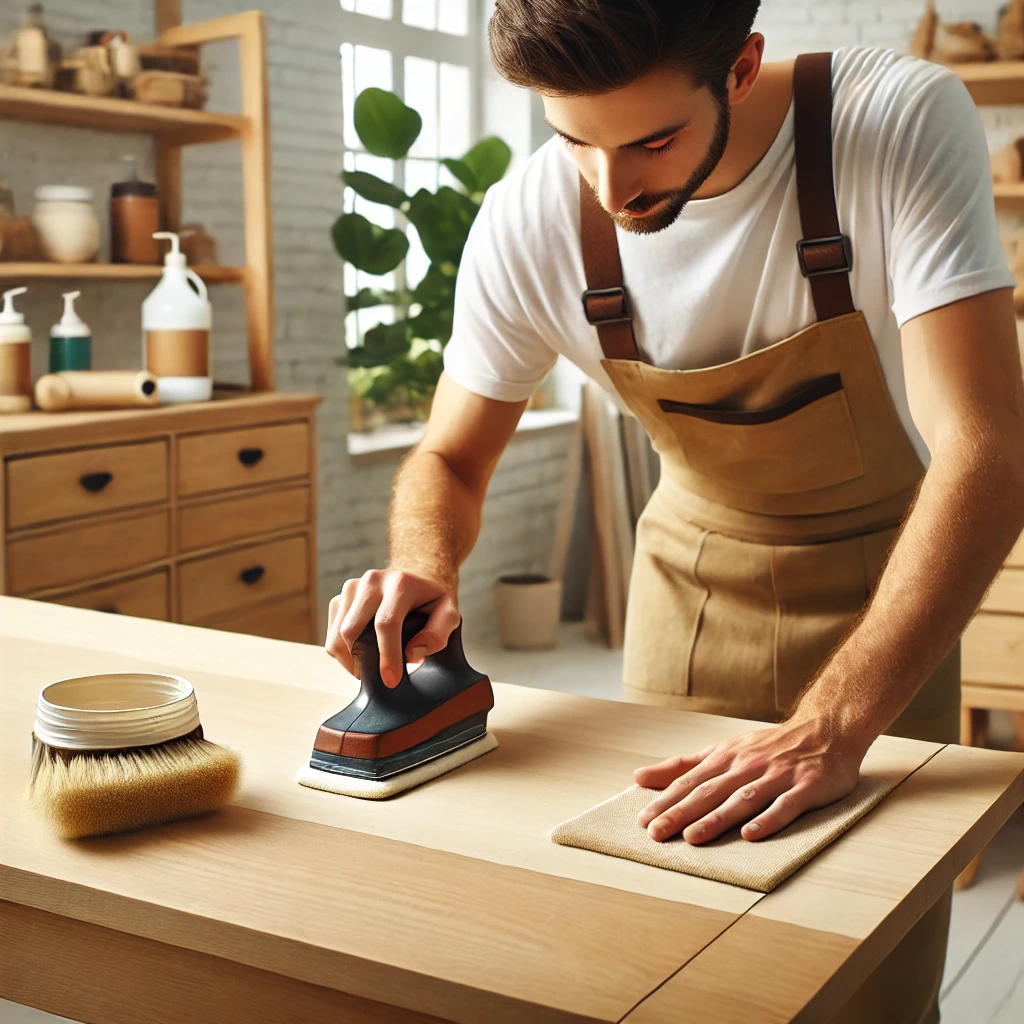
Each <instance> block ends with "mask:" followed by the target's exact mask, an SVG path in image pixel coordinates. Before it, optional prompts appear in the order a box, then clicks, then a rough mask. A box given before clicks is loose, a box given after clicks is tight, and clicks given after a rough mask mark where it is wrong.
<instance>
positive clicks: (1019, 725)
mask: <svg viewBox="0 0 1024 1024" xmlns="http://www.w3.org/2000/svg"><path fill="white" fill-rule="evenodd" d="M1013 739H1014V746H1015V747H1016V749H1017V750H1019V751H1021V752H1022V753H1024V711H1014V712H1013Z"/></svg>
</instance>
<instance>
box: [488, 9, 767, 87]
mask: <svg viewBox="0 0 1024 1024" xmlns="http://www.w3.org/2000/svg"><path fill="white" fill-rule="evenodd" d="M760 6H761V0H496V3H495V8H494V14H493V15H492V16H491V21H490V25H489V26H488V29H487V34H488V38H489V41H490V48H491V59H492V60H493V61H494V65H495V67H496V68H497V69H498V72H499V73H500V74H501V75H502V76H504V77H505V78H507V79H508V80H509V81H510V82H513V83H514V84H516V85H524V86H527V87H528V88H530V89H536V90H537V91H538V92H542V93H550V94H553V95H558V96H586V95H597V94H599V93H604V92H611V91H612V90H613V89H621V88H622V87H623V86H625V85H628V84H629V83H630V82H634V81H636V79H638V78H640V77H641V76H642V75H644V74H646V73H647V72H648V71H653V70H655V69H656V68H662V67H676V68H679V69H681V70H683V71H686V72H688V73H689V74H690V75H691V76H692V77H693V80H694V84H695V85H696V86H697V87H698V88H700V87H701V86H704V85H710V86H711V88H712V90H713V91H714V92H716V93H719V94H721V93H723V92H724V91H725V80H726V78H727V77H728V74H729V70H730V68H731V67H732V63H733V61H735V59H736V58H737V56H739V52H740V50H741V49H742V48H743V44H744V42H745V41H746V39H747V37H748V36H749V35H750V30H751V27H752V26H753V24H754V18H755V16H756V15H757V11H758V8H759V7H760Z"/></svg>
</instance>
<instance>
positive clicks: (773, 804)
mask: <svg viewBox="0 0 1024 1024" xmlns="http://www.w3.org/2000/svg"><path fill="white" fill-rule="evenodd" d="M866 750H867V748H866V747H865V746H864V744H863V741H862V740H861V739H860V738H859V737H858V738H857V739H856V740H854V739H852V738H850V737H844V736H843V735H841V734H838V733H837V732H836V730H835V729H834V728H832V727H830V726H829V725H828V724H827V723H825V722H823V721H822V720H821V719H820V718H816V717H807V718H802V719H800V720H796V719H793V720H790V721H787V722H783V723H782V724H781V725H776V726H772V727H771V728H769V729H760V730H758V731H756V732H748V733H744V734H742V735H740V736H734V737H733V738H732V739H728V740H725V741H724V742H722V743H718V744H716V745H715V746H713V747H708V748H707V749H706V750H702V751H701V752H700V753H699V754H695V755H693V756H691V757H671V758H669V759H668V760H667V761H662V762H661V764H655V765H650V766H648V767H646V768H638V769H637V770H636V771H635V772H634V773H633V778H634V780H635V781H636V783H637V784H638V785H640V786H643V787H644V788H647V789H661V790H664V792H663V793H662V794H661V795H660V796H659V797H658V798H657V799H656V800H654V801H653V802H652V803H650V804H648V806H647V807H646V808H644V810H643V812H642V813H641V814H640V824H641V825H642V826H643V827H644V828H646V829H647V831H648V832H649V833H650V835H651V838H652V839H656V840H657V841H658V842H662V841H663V840H666V839H671V838H672V837H673V836H676V835H678V834H679V833H680V832H682V834H683V838H684V839H685V840H686V841H687V842H688V843H694V844H698V843H706V842H710V841H711V840H712V839H716V838H717V837H718V836H720V835H722V833H723V832H727V831H728V830H729V829H731V828H733V827H735V826H736V825H743V828H742V830H741V832H740V835H742V837H743V838H744V839H750V840H756V839H766V838H767V837H768V836H770V835H772V834H773V833H775V832H778V831H779V830H780V829H783V828H785V827H786V826H787V825H788V824H789V823H790V822H792V821H793V820H794V819H795V818H797V817H799V816H800V815H801V814H803V813H804V812H805V811H810V810H814V809H815V808H818V807H824V806H825V805H826V804H830V803H832V802H833V801H835V800H841V799H842V798H843V797H844V796H846V795H847V794H849V793H850V792H851V791H852V790H853V788H854V786H856V784H857V779H858V777H859V772H860V763H861V761H862V760H863V758H864V754H865V753H866ZM744 823H745V824H744Z"/></svg>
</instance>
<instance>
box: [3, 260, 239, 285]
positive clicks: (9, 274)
mask: <svg viewBox="0 0 1024 1024" xmlns="http://www.w3.org/2000/svg"><path fill="white" fill-rule="evenodd" d="M163 269H164V268H163V267H162V266H155V267H150V266H140V265H137V264H132V263H0V281H10V280H14V279H17V280H20V281H40V280H48V279H49V280H54V281H71V280H87V281H155V280H156V279H157V278H158V277H160V275H161V274H162V273H163ZM191 269H192V270H194V271H195V272H196V273H197V274H198V275H199V276H200V277H201V278H202V279H203V280H204V281H205V282H206V283H207V284H231V283H234V282H239V281H244V280H245V267H202V266H200V267H192V268H191Z"/></svg>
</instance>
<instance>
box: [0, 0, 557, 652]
mask: <svg viewBox="0 0 1024 1024" xmlns="http://www.w3.org/2000/svg"><path fill="white" fill-rule="evenodd" d="M183 7H184V11H183V14H184V18H185V20H186V21H198V20H202V19H205V18H212V17H218V16H220V15H224V14H229V13H232V12H233V11H238V10H246V9H250V8H252V7H259V8H261V9H262V10H264V11H265V12H266V14H267V34H268V39H267V44H268V45H267V53H268V62H269V79H270V118H271V143H272V161H271V162H272V199H273V224H274V255H275V273H276V282H275V285H276V287H275V297H276V303H277V329H276V350H275V351H276V361H277V373H278V386H279V387H280V388H281V389H282V390H302V391H315V392H317V393H319V394H320V395H322V396H323V402H322V405H321V407H320V413H319V417H318V432H319V438H318V439H319V450H320V467H319V468H320V510H319V514H320V530H319V546H320V592H321V603H322V605H323V608H324V610H325V611H326V605H327V601H328V599H329V598H330V596H331V595H332V594H334V593H336V592H337V591H338V590H339V589H340V588H341V584H342V583H343V582H344V581H345V579H347V578H348V577H350V576H357V575H359V574H361V573H362V572H363V571H365V570H366V569H368V568H372V567H375V566H380V565H383V564H384V562H385V559H386V533H385V521H386V511H387V501H388V495H389V492H390V488H391V482H392V478H393V476H394V472H395V469H396V468H397V465H398V457H397V456H394V457H391V458H385V459H383V460H382V461H381V460H378V461H375V462H372V463H369V464H367V463H365V462H364V463H358V462H354V461H353V460H352V459H350V458H349V456H348V453H347V449H346V444H345V436H346V430H347V424H348V406H347V399H346V386H345V375H344V371H343V369H341V368H340V367H338V366H337V365H336V364H335V358H336V356H337V355H338V353H339V352H341V350H342V314H343V302H342V294H343V288H342V274H341V264H340V262H339V260H338V258H337V256H336V255H335V253H334V251H333V248H332V247H331V243H330V238H329V234H328V229H329V227H330V225H331V223H332V222H333V220H334V218H335V217H336V216H337V213H338V211H339V210H340V208H341V200H342V188H341V185H340V182H339V179H338V172H339V170H340V168H341V163H342V143H341V119H342V102H341V76H340V67H339V56H338V47H339V45H340V44H341V42H342V41H343V40H342V38H341V27H340V25H341V18H340V5H339V3H338V0H301V2H298V3H296V2H288V0H263V2H256V0H185V2H184V4H183ZM22 10H23V5H22V4H20V3H13V2H11V3H9V2H4V3H0V37H3V38H6V37H7V36H8V35H9V34H10V33H11V32H13V31H14V30H15V29H16V28H17V26H18V25H19V24H20V22H21V18H22ZM45 17H46V21H47V24H48V25H49V27H50V29H51V31H52V32H53V34H54V35H55V36H56V37H57V38H58V39H59V40H60V41H61V42H62V43H63V44H64V45H65V46H66V47H69V48H73V47H75V46H78V45H81V41H82V38H83V36H84V34H85V33H86V32H87V31H89V30H91V29H94V28H99V27H101V26H102V27H107V28H123V29H126V30H127V31H128V32H130V33H132V34H133V35H134V36H135V37H136V38H138V39H141V40H145V39H149V38H151V37H152V35H153V31H154V23H153V2H152V0H49V2H48V3H46V7H45ZM204 60H205V69H206V71H207V73H208V74H209V75H210V76H211V80H212V83H211V101H210V106H211V108H216V109H229V110H230V109H237V108H238V91H237V75H236V70H237V61H236V56H235V53H234V48H233V46H232V45H231V44H218V45H217V46H216V47H208V48H206V50H205V51H204ZM128 153H131V154H134V155H136V156H138V157H139V158H140V161H141V167H142V170H143V172H144V173H146V174H150V173H151V172H152V144H151V141H150V140H149V139H148V138H145V137H141V136H129V135H113V134H103V133H96V132H86V131H80V130H77V129H61V128H43V127H37V126H31V125H12V124H10V123H9V122H0V179H9V180H10V181H11V184H12V185H13V187H14V191H15V201H16V203H17V205H18V208H19V211H20V212H28V211H29V210H30V208H31V203H32V190H33V188H34V187H35V186H36V185H38V184H43V183H72V182H73V183H79V184H87V185H90V186H92V187H93V188H94V189H95V191H96V196H97V201H98V205H99V206H100V210H101V219H105V210H106V196H107V195H109V187H110V183H111V181H114V180H116V179H117V178H119V177H120V176H121V174H122V167H121V157H122V156H123V155H124V154H128ZM238 168H239V154H238V148H237V145H235V144H233V143H223V144H217V145H211V146H201V147H196V148H194V149H193V150H190V151H188V152H187V154H186V158H185V169H184V175H183V177H184V209H183V216H184V218H185V219H186V220H188V219H193V220H199V221H202V222H204V223H205V224H206V225H207V227H208V228H209V229H210V230H212V231H213V232H214V233H215V234H216V236H217V238H218V241H219V243H220V248H221V261H222V262H224V263H230V262H235V261H241V260H242V258H243V253H242V246H243V231H242V205H241V189H240V178H239V174H238ZM104 245H106V240H104ZM63 287H65V286H63V285H61V284H41V283H37V284H34V285H33V286H32V291H31V295H30V296H27V297H26V298H27V299H28V301H26V302H23V303H22V307H23V308H24V309H25V311H26V313H27V314H28V316H29V320H30V323H31V324H32V327H33V330H34V331H35V333H36V345H35V349H34V352H33V358H34V360H35V367H34V368H35V371H36V373H37V374H38V373H42V372H44V370H45V365H46V340H45V339H46V335H47V332H48V330H49V327H50V325H51V324H52V323H53V322H54V320H55V319H56V318H57V317H58V314H59V309H60V300H59V294H60V292H61V290H62V289H63ZM150 287H151V286H149V285H135V284H121V285H116V286H114V285H94V284H89V285H87V286H86V287H85V288H83V292H84V294H83V297H82V300H81V304H80V309H81V313H82V316H83V318H84V319H85V320H86V321H87V322H88V323H89V324H90V325H91V326H92V328H93V332H94V336H95V342H94V363H95V365H96V366H97V368H116V367H127V366H132V365H136V364H137V362H138V360H139V321H138V318H139V307H140V305H141V303H142V300H143V299H144V298H145V296H146V294H147V292H148V291H149V288H150ZM213 301H214V323H215V342H214V353H215V355H214V364H215V373H216V374H217V377H218V379H223V380H244V379H246V375H247V369H246V353H245V343H244V339H245V311H244V303H243V302H242V295H241V291H240V290H239V289H237V288H232V287H219V288H216V289H214V292H213ZM568 437H569V435H568V432H567V431H565V430H556V431H550V432H543V433H540V434H533V435H528V436H525V437H522V438H519V439H517V440H516V441H515V442H513V444H512V446H511V447H510V449H509V451H508V453H507V454H506V456H505V458H504V459H503V460H502V463H501V465H500V466H499V468H498V470H497V472H496V474H495V477H494V480H493V483H492V485H491V493H490V495H489V497H488V500H487V505H486V508H485V514H484V528H483V534H482V536H481V538H480V543H479V545H478V548H477V551H476V552H474V554H473V556H472V558H471V559H470V561H469V563H468V564H467V566H466V568H465V571H464V573H463V603H464V605H465V607H466V608H467V609H468V608H472V610H473V611H472V616H471V621H467V631H469V632H472V633H474V634H476V635H483V634H488V633H491V632H493V629H494V621H493V613H492V606H491V601H490V596H489V589H490V584H491V582H492V580H493V578H494V576H495V575H496V574H497V573H498V572H503V571H513V570H515V571H526V570H531V569H532V570H539V569H541V568H542V567H543V565H544V562H545V559H546V557H547V553H548V549H549V546H550V539H551V534H552V530H553V516H554V507H555V504H556V502H557V498H558V493H559V487H560V477H561V466H562V463H563V462H564V458H565V452H566V450H567V447H568Z"/></svg>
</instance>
